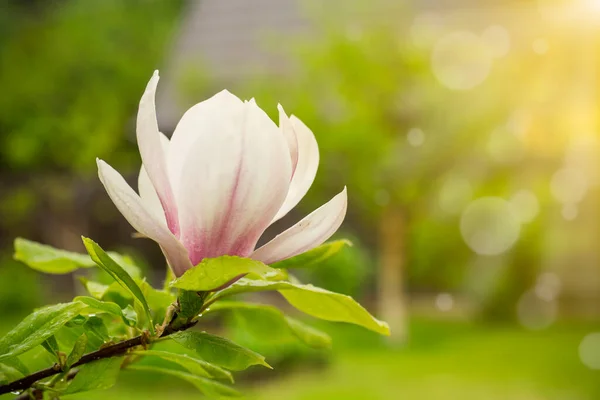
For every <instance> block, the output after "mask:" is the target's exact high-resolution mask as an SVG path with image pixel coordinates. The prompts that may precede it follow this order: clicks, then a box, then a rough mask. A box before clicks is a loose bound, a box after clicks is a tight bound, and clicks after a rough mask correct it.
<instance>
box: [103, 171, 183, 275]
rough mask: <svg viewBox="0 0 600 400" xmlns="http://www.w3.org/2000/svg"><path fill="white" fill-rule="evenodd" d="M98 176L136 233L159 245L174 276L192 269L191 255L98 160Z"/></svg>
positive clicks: (113, 172)
mask: <svg viewBox="0 0 600 400" xmlns="http://www.w3.org/2000/svg"><path fill="white" fill-rule="evenodd" d="M97 163H98V176H99V177H100V181H101V182H102V184H103V185H104V187H105V188H106V192H107V193H108V195H109V196H110V198H111V200H112V201H113V203H115V206H117V209H118V210H119V211H120V212H121V214H123V216H124V217H125V219H126V220H127V221H128V222H129V223H130V224H131V226H133V228H134V229H135V230H137V231H138V232H140V233H141V234H143V235H145V236H147V237H149V238H150V239H152V240H154V241H155V242H157V243H158V244H159V245H160V247H161V249H162V250H163V252H164V253H165V256H166V258H167V261H168V262H169V265H170V266H171V268H172V269H173V272H174V273H175V275H177V276H180V275H181V274H183V273H184V272H185V271H186V270H187V269H189V268H191V267H192V264H191V263H190V260H189V258H188V253H187V251H186V249H185V248H184V247H183V245H182V244H181V243H180V242H179V240H177V238H176V237H175V236H174V235H173V234H172V233H171V231H169V229H168V228H167V227H166V225H165V224H163V223H161V222H160V221H159V220H158V219H157V218H155V217H154V215H153V214H152V213H151V212H150V211H149V210H147V209H146V208H145V207H144V204H143V203H142V199H141V198H140V197H139V196H138V195H137V194H136V193H135V191H134V190H133V189H132V188H131V187H130V186H129V185H128V184H127V182H125V179H123V177H122V176H121V174H119V173H118V172H117V171H115V170H114V169H113V168H112V167H111V166H110V165H108V164H107V163H105V162H104V161H102V160H97Z"/></svg>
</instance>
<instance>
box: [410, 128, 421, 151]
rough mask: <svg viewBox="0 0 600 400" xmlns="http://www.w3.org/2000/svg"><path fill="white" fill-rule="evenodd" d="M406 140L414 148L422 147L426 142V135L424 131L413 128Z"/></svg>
mask: <svg viewBox="0 0 600 400" xmlns="http://www.w3.org/2000/svg"><path fill="white" fill-rule="evenodd" d="M406 140H407V141H408V144H410V145H411V146H412V147H420V146H422V145H423V143H424V142H425V133H424V132H423V130H422V129H419V128H411V129H410V130H409V131H408V133H407V134H406Z"/></svg>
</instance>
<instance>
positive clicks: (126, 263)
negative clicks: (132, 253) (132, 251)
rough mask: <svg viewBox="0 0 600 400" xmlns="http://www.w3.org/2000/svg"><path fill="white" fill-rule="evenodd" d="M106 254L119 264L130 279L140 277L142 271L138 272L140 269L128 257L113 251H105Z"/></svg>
mask: <svg viewBox="0 0 600 400" xmlns="http://www.w3.org/2000/svg"><path fill="white" fill-rule="evenodd" d="M106 254H108V256H109V257H110V258H112V259H113V260H114V261H115V262H116V263H117V264H119V265H120V266H121V267H122V268H123V269H124V270H125V272H127V273H128V274H129V276H131V277H132V278H134V279H139V278H141V277H142V271H140V268H139V267H138V266H137V265H135V263H134V261H133V259H132V258H131V257H129V256H128V255H124V254H119V253H115V252H114V251H107V252H106Z"/></svg>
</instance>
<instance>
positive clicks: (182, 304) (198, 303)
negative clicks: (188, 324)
mask: <svg viewBox="0 0 600 400" xmlns="http://www.w3.org/2000/svg"><path fill="white" fill-rule="evenodd" d="M178 301H179V316H181V317H182V318H186V319H188V318H193V317H195V316H196V315H198V314H199V313H200V309H201V308H202V305H203V304H204V299H203V298H202V297H200V296H199V294H198V292H192V291H189V290H180V291H179V298H178Z"/></svg>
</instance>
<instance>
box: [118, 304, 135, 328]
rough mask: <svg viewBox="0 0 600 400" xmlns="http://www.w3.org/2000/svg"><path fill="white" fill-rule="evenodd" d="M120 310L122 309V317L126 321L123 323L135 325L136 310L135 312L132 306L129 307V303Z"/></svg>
mask: <svg viewBox="0 0 600 400" xmlns="http://www.w3.org/2000/svg"><path fill="white" fill-rule="evenodd" d="M121 311H123V318H124V320H125V321H126V322H125V324H126V325H129V326H136V324H137V322H138V315H137V312H135V310H134V309H133V307H131V304H127V307H125V308H124V309H122V310H121Z"/></svg>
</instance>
